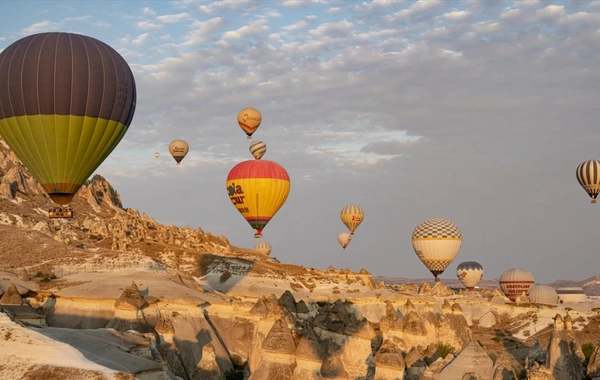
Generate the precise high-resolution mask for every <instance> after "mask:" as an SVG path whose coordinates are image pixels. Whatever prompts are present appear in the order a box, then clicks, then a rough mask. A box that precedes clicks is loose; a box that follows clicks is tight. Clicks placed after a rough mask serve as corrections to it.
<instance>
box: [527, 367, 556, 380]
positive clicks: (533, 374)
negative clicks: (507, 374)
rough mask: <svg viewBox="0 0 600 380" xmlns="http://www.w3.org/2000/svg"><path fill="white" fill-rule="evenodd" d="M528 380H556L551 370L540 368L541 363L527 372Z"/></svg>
mask: <svg viewBox="0 0 600 380" xmlns="http://www.w3.org/2000/svg"><path fill="white" fill-rule="evenodd" d="M527 379H528V380H556V378H555V377H554V376H553V375H552V371H551V370H550V369H549V368H546V367H544V366H540V365H539V363H534V365H533V366H532V367H531V368H530V369H529V371H527Z"/></svg>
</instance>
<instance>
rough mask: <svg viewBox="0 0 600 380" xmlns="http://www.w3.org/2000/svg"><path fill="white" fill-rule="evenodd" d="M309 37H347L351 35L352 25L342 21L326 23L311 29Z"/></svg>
mask: <svg viewBox="0 0 600 380" xmlns="http://www.w3.org/2000/svg"><path fill="white" fill-rule="evenodd" d="M309 33H310V34H311V35H314V36H317V37H323V36H347V35H349V34H352V33H353V28H352V23H350V22H348V21H346V20H342V21H337V22H327V23H323V24H321V25H319V26H318V27H316V28H314V29H311V30H310V32H309Z"/></svg>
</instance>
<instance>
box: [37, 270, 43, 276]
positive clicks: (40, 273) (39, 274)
mask: <svg viewBox="0 0 600 380" xmlns="http://www.w3.org/2000/svg"><path fill="white" fill-rule="evenodd" d="M35 277H44V274H43V273H42V272H41V271H39V272H37V273H36V274H35Z"/></svg>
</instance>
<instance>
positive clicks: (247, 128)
mask: <svg viewBox="0 0 600 380" xmlns="http://www.w3.org/2000/svg"><path fill="white" fill-rule="evenodd" d="M237 121H238V124H239V125H240V128H242V129H243V130H244V132H246V134H247V135H248V138H249V139H251V138H252V134H253V133H254V132H256V129H257V128H258V127H260V123H261V122H262V115H261V114H260V111H259V110H257V109H255V108H244V109H243V110H241V111H240V112H238V114H237Z"/></svg>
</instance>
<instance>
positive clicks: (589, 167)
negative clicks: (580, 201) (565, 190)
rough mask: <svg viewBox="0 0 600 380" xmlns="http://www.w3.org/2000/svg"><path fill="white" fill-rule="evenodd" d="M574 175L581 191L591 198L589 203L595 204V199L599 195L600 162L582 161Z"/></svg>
mask: <svg viewBox="0 0 600 380" xmlns="http://www.w3.org/2000/svg"><path fill="white" fill-rule="evenodd" d="M575 173H576V175H577V181H579V184H580V185H581V187H583V190H585V192H586V193H588V195H589V196H590V197H591V198H592V202H591V203H596V197H597V196H598V193H600V161H597V160H587V161H584V162H582V163H581V164H579V166H578V167H577V171H576V172H575Z"/></svg>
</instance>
